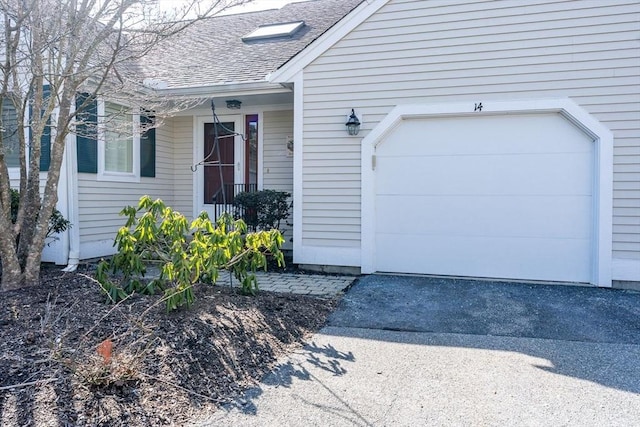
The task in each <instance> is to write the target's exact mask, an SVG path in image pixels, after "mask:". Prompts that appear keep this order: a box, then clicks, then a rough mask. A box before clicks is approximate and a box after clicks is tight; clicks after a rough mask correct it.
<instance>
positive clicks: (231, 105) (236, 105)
mask: <svg viewBox="0 0 640 427" xmlns="http://www.w3.org/2000/svg"><path fill="white" fill-rule="evenodd" d="M241 106H242V102H241V101H238V100H237V99H227V108H228V109H229V110H239V109H240V107H241Z"/></svg>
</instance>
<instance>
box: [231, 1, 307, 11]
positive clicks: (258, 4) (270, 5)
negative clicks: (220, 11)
mask: <svg viewBox="0 0 640 427" xmlns="http://www.w3.org/2000/svg"><path fill="white" fill-rule="evenodd" d="M294 1H299V0H255V1H253V2H251V3H249V4H246V5H244V6H239V7H234V8H232V9H230V10H229V13H242V12H254V11H256V10H265V9H279V8H281V7H282V6H284V5H285V4H287V3H293V2H294Z"/></svg>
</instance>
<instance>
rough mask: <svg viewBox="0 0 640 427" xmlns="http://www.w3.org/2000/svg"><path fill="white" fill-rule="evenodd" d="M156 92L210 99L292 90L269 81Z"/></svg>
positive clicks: (158, 90) (221, 84)
mask: <svg viewBox="0 0 640 427" xmlns="http://www.w3.org/2000/svg"><path fill="white" fill-rule="evenodd" d="M156 92H157V93H158V94H161V95H165V96H169V97H171V96H181V97H202V96H206V97H210V96H215V95H218V94H220V95H226V96H249V95H263V94H272V93H289V92H291V90H290V89H287V88H285V87H282V85H280V84H277V83H276V84H274V83H270V82H267V81H258V82H249V83H234V82H229V83H220V84H215V85H208V86H197V87H184V88H173V89H171V88H169V89H156Z"/></svg>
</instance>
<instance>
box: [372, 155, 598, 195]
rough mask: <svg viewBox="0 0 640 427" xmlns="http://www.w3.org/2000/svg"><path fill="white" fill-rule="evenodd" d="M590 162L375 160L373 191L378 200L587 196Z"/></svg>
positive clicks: (553, 158) (552, 158) (584, 158)
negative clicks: (415, 196) (453, 196)
mask: <svg viewBox="0 0 640 427" xmlns="http://www.w3.org/2000/svg"><path fill="white" fill-rule="evenodd" d="M590 159H591V153H578V154H568V153H562V154H555V155H552V154H536V155H530V156H522V155H486V156H421V157H416V156H411V157H382V158H380V157H379V158H378V160H377V164H376V169H377V171H378V172H377V175H378V177H380V178H379V179H378V180H377V182H376V187H377V192H378V194H416V193H427V194H496V195H500V194H531V195H540V194H559V195H562V194H585V195H589V194H591V191H592V190H591V184H592V181H591V163H590ZM569 171H570V172H569ZM505 176H508V177H510V178H509V179H505V178H504V177H505Z"/></svg>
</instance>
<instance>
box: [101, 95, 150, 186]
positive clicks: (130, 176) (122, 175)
mask: <svg viewBox="0 0 640 427" xmlns="http://www.w3.org/2000/svg"><path fill="white" fill-rule="evenodd" d="M97 104H98V105H97V106H98V174H97V176H96V180H98V181H112V182H140V115H139V114H133V116H132V122H131V132H132V135H133V147H132V150H133V153H132V154H133V160H132V161H133V171H132V172H111V171H107V170H106V168H105V162H106V158H105V157H106V156H105V154H104V153H105V148H106V126H105V123H104V122H103V118H104V117H105V108H106V106H105V100H104V99H101V98H100V99H98V101H97Z"/></svg>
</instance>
